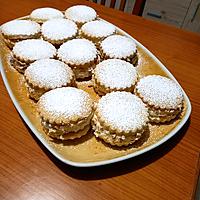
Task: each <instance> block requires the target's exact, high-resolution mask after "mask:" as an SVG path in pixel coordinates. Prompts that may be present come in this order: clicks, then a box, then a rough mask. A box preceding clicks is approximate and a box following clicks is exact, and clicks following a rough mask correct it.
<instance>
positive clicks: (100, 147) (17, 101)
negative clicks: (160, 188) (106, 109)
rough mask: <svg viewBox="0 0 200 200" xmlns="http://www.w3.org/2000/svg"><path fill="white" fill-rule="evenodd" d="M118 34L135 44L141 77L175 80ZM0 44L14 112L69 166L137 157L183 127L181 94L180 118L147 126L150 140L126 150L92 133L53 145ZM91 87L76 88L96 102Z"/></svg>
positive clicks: (186, 107) (1, 66)
mask: <svg viewBox="0 0 200 200" xmlns="http://www.w3.org/2000/svg"><path fill="white" fill-rule="evenodd" d="M116 28H117V27H116ZM117 31H118V32H119V33H120V34H123V35H126V36H127V37H129V38H131V39H132V40H134V41H135V42H136V44H137V47H138V54H139V64H138V67H137V68H138V73H139V75H140V76H146V75H149V74H159V75H163V76H167V77H169V78H171V79H173V80H175V81H176V79H175V78H174V76H173V75H172V74H171V73H170V72H169V71H168V70H167V68H166V67H165V66H164V65H163V64H162V63H161V62H160V61H159V60H158V59H157V58H156V57H155V56H154V55H153V54H152V53H151V52H150V51H149V50H148V49H146V48H145V47H144V46H143V45H142V44H140V43H139V42H138V41H137V40H135V39H134V38H133V37H131V36H130V35H128V34H127V33H125V32H124V31H122V30H121V29H119V28H117ZM0 45H1V49H2V50H1V63H0V69H1V75H2V78H3V81H4V84H5V86H6V88H7V91H8V93H9V95H10V98H11V99H12V101H13V103H14V105H15V107H16V109H17V110H18V112H19V114H20V115H21V117H22V118H23V120H24V121H25V122H26V124H27V125H28V126H29V128H30V129H31V131H32V132H33V134H34V135H35V136H36V137H37V138H38V139H39V141H40V142H41V143H42V144H43V145H44V146H45V147H46V148H47V149H48V150H49V151H50V152H51V153H52V154H53V155H54V156H55V157H56V158H57V159H59V160H60V161H62V162H63V163H66V164H68V165H72V166H76V167H92V166H100V165H106V164H111V163H115V162H119V161H122V160H126V159H129V158H133V157H135V156H139V155H141V154H143V153H145V152H147V151H150V150H152V149H154V148H156V147H158V146H159V145H161V144H163V143H165V142H166V141H167V140H169V139H170V138H171V137H172V136H174V135H175V134H176V133H177V132H178V131H179V130H180V129H181V128H182V127H183V125H184V124H185V123H186V121H187V120H188V118H189V116H190V113H191V103H190V100H189V98H188V96H187V95H186V94H185V92H184V91H183V93H184V109H183V112H182V114H181V116H180V117H179V118H178V119H177V120H174V121H172V122H171V123H168V124H164V125H150V134H149V137H148V138H146V139H145V140H144V141H142V142H141V143H138V144H135V145H131V146H130V147H127V148H113V147H111V146H109V145H108V146H106V145H105V144H103V143H102V142H101V141H99V140H97V139H96V138H95V137H94V136H93V134H92V131H91V132H90V133H88V134H87V135H86V136H84V137H82V138H80V139H77V140H74V141H66V142H54V141H52V139H51V138H49V137H48V136H46V134H45V133H44V131H43V129H42V126H41V124H40V119H39V116H38V114H37V112H36V105H35V103H34V102H33V101H32V100H30V99H29V98H28V97H27V90H26V87H25V85H24V79H23V75H21V74H19V73H18V72H17V71H16V70H15V69H14V68H13V67H12V66H11V64H10V57H11V56H10V51H9V50H8V48H7V47H6V45H5V44H4V43H3V40H2V38H1V43H0ZM176 82H177V81H176ZM177 83H178V82H177ZM90 84H91V82H84V83H79V84H78V87H79V88H81V89H84V90H86V91H87V92H88V93H90V94H91V96H92V98H94V100H98V98H99V97H98V96H97V95H96V94H95V93H94V90H93V89H92V88H91V87H90V86H91V85H90Z"/></svg>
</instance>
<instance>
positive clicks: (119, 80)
mask: <svg viewBox="0 0 200 200" xmlns="http://www.w3.org/2000/svg"><path fill="white" fill-rule="evenodd" d="M94 76H95V78H96V79H97V81H98V82H99V83H100V84H101V85H104V86H105V87H107V88H111V89H114V88H116V89H123V88H127V87H131V86H133V85H135V83H136V81H137V72H136V68H135V67H134V66H133V65H132V64H130V63H128V62H126V61H123V60H120V59H107V60H104V61H102V62H100V63H99V64H98V65H97V66H96V68H95V69H94Z"/></svg>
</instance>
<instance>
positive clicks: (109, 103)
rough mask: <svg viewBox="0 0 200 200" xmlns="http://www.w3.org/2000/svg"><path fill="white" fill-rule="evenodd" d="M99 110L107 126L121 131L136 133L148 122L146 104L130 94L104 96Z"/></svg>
mask: <svg viewBox="0 0 200 200" xmlns="http://www.w3.org/2000/svg"><path fill="white" fill-rule="evenodd" d="M97 110H98V112H99V113H100V114H101V115H102V117H103V119H104V120H105V122H106V123H107V124H110V125H111V127H112V128H113V129H119V130H120V131H125V132H128V131H136V130H137V129H141V128H143V127H144V126H145V125H146V124H147V122H148V110H147V108H146V107H145V104H144V103H143V102H142V101H141V100H140V99H139V98H138V97H137V96H135V95H134V94H131V93H129V92H111V93H108V94H106V95H105V96H103V97H102V98H101V99H100V100H99V103H98V104H97Z"/></svg>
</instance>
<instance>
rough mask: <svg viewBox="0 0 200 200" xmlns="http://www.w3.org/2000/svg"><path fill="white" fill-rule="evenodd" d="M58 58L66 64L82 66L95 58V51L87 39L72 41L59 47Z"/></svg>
mask: <svg viewBox="0 0 200 200" xmlns="http://www.w3.org/2000/svg"><path fill="white" fill-rule="evenodd" d="M58 57H59V59H61V60H62V61H64V62H65V63H67V64H72V65H74V64H75V65H83V64H85V63H88V62H91V61H93V60H94V59H95V58H96V57H97V49H96V47H95V45H94V44H93V43H92V42H91V41H89V40H87V39H73V40H69V41H67V42H65V43H64V44H62V45H61V46H60V48H59V49H58Z"/></svg>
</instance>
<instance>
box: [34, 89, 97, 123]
mask: <svg viewBox="0 0 200 200" xmlns="http://www.w3.org/2000/svg"><path fill="white" fill-rule="evenodd" d="M92 106H93V101H92V99H91V98H90V95H89V94H88V93H87V92H85V91H83V90H81V89H77V88H73V87H62V88H57V89H54V90H51V91H49V92H46V93H45V94H44V95H42V96H41V97H40V100H39V101H38V111H39V114H40V116H41V117H43V118H44V120H48V121H49V122H50V123H53V122H55V123H59V124H60V123H68V122H69V123H71V122H72V123H75V122H77V121H79V120H81V119H85V118H87V117H88V116H89V115H90V114H91V112H92Z"/></svg>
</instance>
